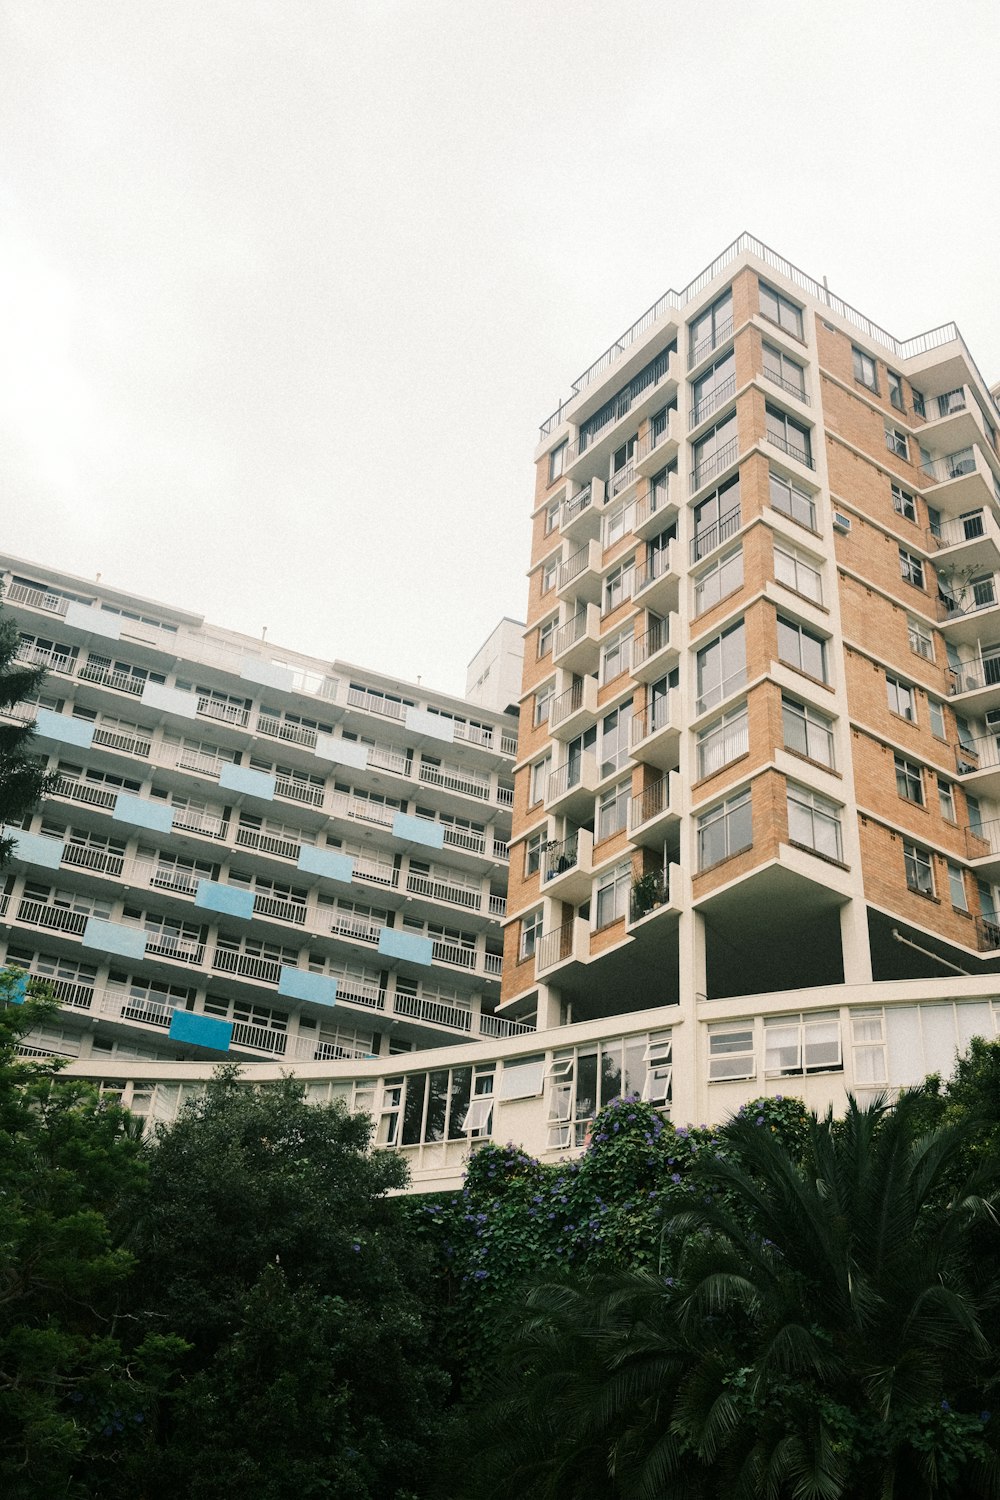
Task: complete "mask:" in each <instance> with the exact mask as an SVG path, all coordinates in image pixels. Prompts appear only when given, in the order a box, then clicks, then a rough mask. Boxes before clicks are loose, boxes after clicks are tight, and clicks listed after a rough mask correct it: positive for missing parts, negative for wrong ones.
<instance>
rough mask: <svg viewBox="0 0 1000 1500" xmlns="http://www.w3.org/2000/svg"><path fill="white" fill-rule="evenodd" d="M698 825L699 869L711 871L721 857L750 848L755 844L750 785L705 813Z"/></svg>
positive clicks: (725, 857) (726, 857) (724, 857)
mask: <svg viewBox="0 0 1000 1500" xmlns="http://www.w3.org/2000/svg"><path fill="white" fill-rule="evenodd" d="M697 827H698V869H699V870H707V869H709V868H710V867H711V866H712V865H716V864H718V863H719V861H720V860H723V859H728V858H729V856H730V855H732V854H738V853H739V852H740V850H742V849H749V848H750V847H751V845H752V844H753V816H752V809H751V805H750V788H749V787H747V788H746V790H745V791H742V792H739V793H737V795H736V796H735V797H729V798H727V800H726V801H725V802H720V803H719V805H718V807H713V808H712V810H711V811H710V812H707V813H702V815H701V817H700V818H699V819H698V825H697Z"/></svg>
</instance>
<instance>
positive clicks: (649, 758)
mask: <svg viewBox="0 0 1000 1500" xmlns="http://www.w3.org/2000/svg"><path fill="white" fill-rule="evenodd" d="M676 703H677V690H676V689H672V690H671V691H670V693H669V694H668V695H667V696H666V697H664V698H657V700H656V702H655V703H654V704H653V705H652V706H651V707H649V708H641V709H638V710H636V711H635V712H634V713H633V715H632V727H631V732H630V740H631V743H630V746H629V748H630V751H631V754H632V757H633V759H634V760H641V761H643V762H645V764H646V765H649V766H659V767H660V769H661V770H666V769H668V768H669V767H672V766H676V765H677V763H678V759H679V756H680V743H681V730H680V725H679V724H678V723H677V722H676V713H675V708H676Z"/></svg>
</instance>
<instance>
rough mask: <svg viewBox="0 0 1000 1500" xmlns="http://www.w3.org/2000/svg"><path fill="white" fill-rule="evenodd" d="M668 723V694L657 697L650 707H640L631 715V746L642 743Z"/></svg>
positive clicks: (666, 726) (667, 725) (664, 727)
mask: <svg viewBox="0 0 1000 1500" xmlns="http://www.w3.org/2000/svg"><path fill="white" fill-rule="evenodd" d="M669 725H670V696H669V694H668V695H667V696H666V697H663V698H657V700H656V702H655V703H654V704H653V705H652V706H651V707H650V708H640V709H637V710H636V712H635V713H634V714H633V715H632V732H631V745H632V748H633V749H635V747H636V746H637V745H639V744H641V743H642V741H643V740H644V739H647V738H648V736H649V735H651V734H657V733H658V732H659V731H660V730H661V729H667V728H668V727H669Z"/></svg>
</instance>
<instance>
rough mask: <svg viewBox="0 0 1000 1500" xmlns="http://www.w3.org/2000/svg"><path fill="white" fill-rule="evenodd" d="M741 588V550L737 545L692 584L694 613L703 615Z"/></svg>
mask: <svg viewBox="0 0 1000 1500" xmlns="http://www.w3.org/2000/svg"><path fill="white" fill-rule="evenodd" d="M742 586H743V548H742V546H741V545H740V544H739V543H737V545H736V546H735V547H732V548H731V549H730V550H729V551H728V552H724V553H723V554H722V555H721V557H719V558H718V559H717V560H716V561H715V562H714V563H712V564H711V566H710V567H708V568H706V569H705V571H704V573H701V574H699V576H698V577H697V578H696V579H695V582H694V612H695V614H696V615H700V614H703V613H704V611H705V610H706V609H711V608H712V605H713V604H718V602H719V600H720V599H724V598H725V597H726V595H727V594H732V593H734V592H735V590H736V589H738V588H742Z"/></svg>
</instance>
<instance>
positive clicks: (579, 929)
mask: <svg viewBox="0 0 1000 1500" xmlns="http://www.w3.org/2000/svg"><path fill="white" fill-rule="evenodd" d="M589 957H590V927H589V925H588V923H587V922H586V921H584V919H583V917H572V918H571V919H570V921H568V922H564V923H563V924H562V925H561V926H560V927H556V928H554V929H553V931H551V932H543V933H542V935H541V937H540V938H539V939H538V942H537V943H536V944H535V975H536V977H537V978H539V979H540V978H541V977H542V975H543V974H544V975H545V976H546V977H548V976H550V975H552V974H554V973H555V972H557V971H558V970H559V969H565V968H567V967H568V966H569V965H570V964H579V963H586V962H587V960H588V959H589Z"/></svg>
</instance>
